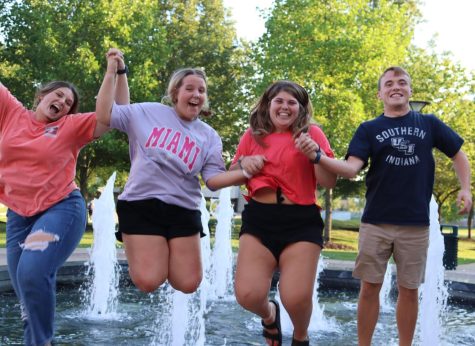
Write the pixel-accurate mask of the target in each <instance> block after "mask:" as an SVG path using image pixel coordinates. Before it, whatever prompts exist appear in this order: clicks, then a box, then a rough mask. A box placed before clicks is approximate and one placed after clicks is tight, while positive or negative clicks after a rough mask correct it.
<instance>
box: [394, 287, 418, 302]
mask: <svg viewBox="0 0 475 346" xmlns="http://www.w3.org/2000/svg"><path fill="white" fill-rule="evenodd" d="M398 299H400V300H404V301H407V302H410V303H413V304H415V303H417V302H418V301H419V290H418V289H417V288H406V287H402V286H401V285H399V286H398Z"/></svg>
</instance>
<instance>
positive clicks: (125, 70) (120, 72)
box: [117, 65, 129, 74]
mask: <svg viewBox="0 0 475 346" xmlns="http://www.w3.org/2000/svg"><path fill="white" fill-rule="evenodd" d="M124 73H125V74H127V73H129V68H128V67H127V65H124V68H123V69H122V70H117V74H124Z"/></svg>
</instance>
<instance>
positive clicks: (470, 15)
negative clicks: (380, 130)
mask: <svg viewBox="0 0 475 346" xmlns="http://www.w3.org/2000/svg"><path fill="white" fill-rule="evenodd" d="M272 2H273V1H272V0H224V5H225V6H226V7H228V8H230V9H231V10H232V18H233V20H235V21H236V30H237V34H238V36H240V37H242V38H245V39H247V40H250V41H252V40H255V39H257V38H258V37H259V36H260V35H261V34H262V33H263V32H264V30H265V27H264V20H263V19H262V18H261V17H260V14H259V12H258V11H257V9H256V8H261V9H268V8H269V7H270V6H271V5H272ZM421 2H423V4H422V7H421V12H422V15H423V18H424V21H425V22H424V23H422V24H419V25H418V26H417V27H416V32H415V35H414V44H416V45H417V46H419V47H421V48H427V47H428V42H429V40H430V39H432V38H433V36H434V35H435V34H436V35H437V36H436V37H434V40H435V42H436V51H437V52H439V53H441V52H444V51H451V52H452V54H453V60H454V61H455V62H459V63H460V64H461V65H462V66H464V67H465V68H467V69H469V70H475V44H474V43H473V42H474V41H473V35H474V34H475V18H474V14H475V0H423V1H421Z"/></svg>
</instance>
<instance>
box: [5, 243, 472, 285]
mask: <svg viewBox="0 0 475 346" xmlns="http://www.w3.org/2000/svg"><path fill="white" fill-rule="evenodd" d="M89 251H90V250H89V249H87V248H77V249H76V250H75V251H74V253H73V254H72V255H71V256H70V257H69V259H68V262H81V263H84V262H87V261H88V260H89ZM118 258H119V260H125V254H124V250H123V249H118ZM325 263H326V267H325V268H326V269H331V270H341V271H351V270H353V264H354V262H353V261H339V260H329V259H326V260H325ZM6 265H7V259H6V250H5V248H0V271H6ZM445 279H446V280H448V281H456V282H463V283H468V284H474V285H475V263H472V264H464V265H459V266H457V269H456V270H446V271H445Z"/></svg>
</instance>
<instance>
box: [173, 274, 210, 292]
mask: <svg viewBox="0 0 475 346" xmlns="http://www.w3.org/2000/svg"><path fill="white" fill-rule="evenodd" d="M202 278H203V276H202V275H197V276H194V277H189V278H186V280H181V281H178V280H171V279H169V280H168V281H169V282H170V285H171V286H172V287H173V288H174V289H176V290H178V291H181V292H183V293H194V292H196V290H197V289H198V287H200V284H201V280H202Z"/></svg>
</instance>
